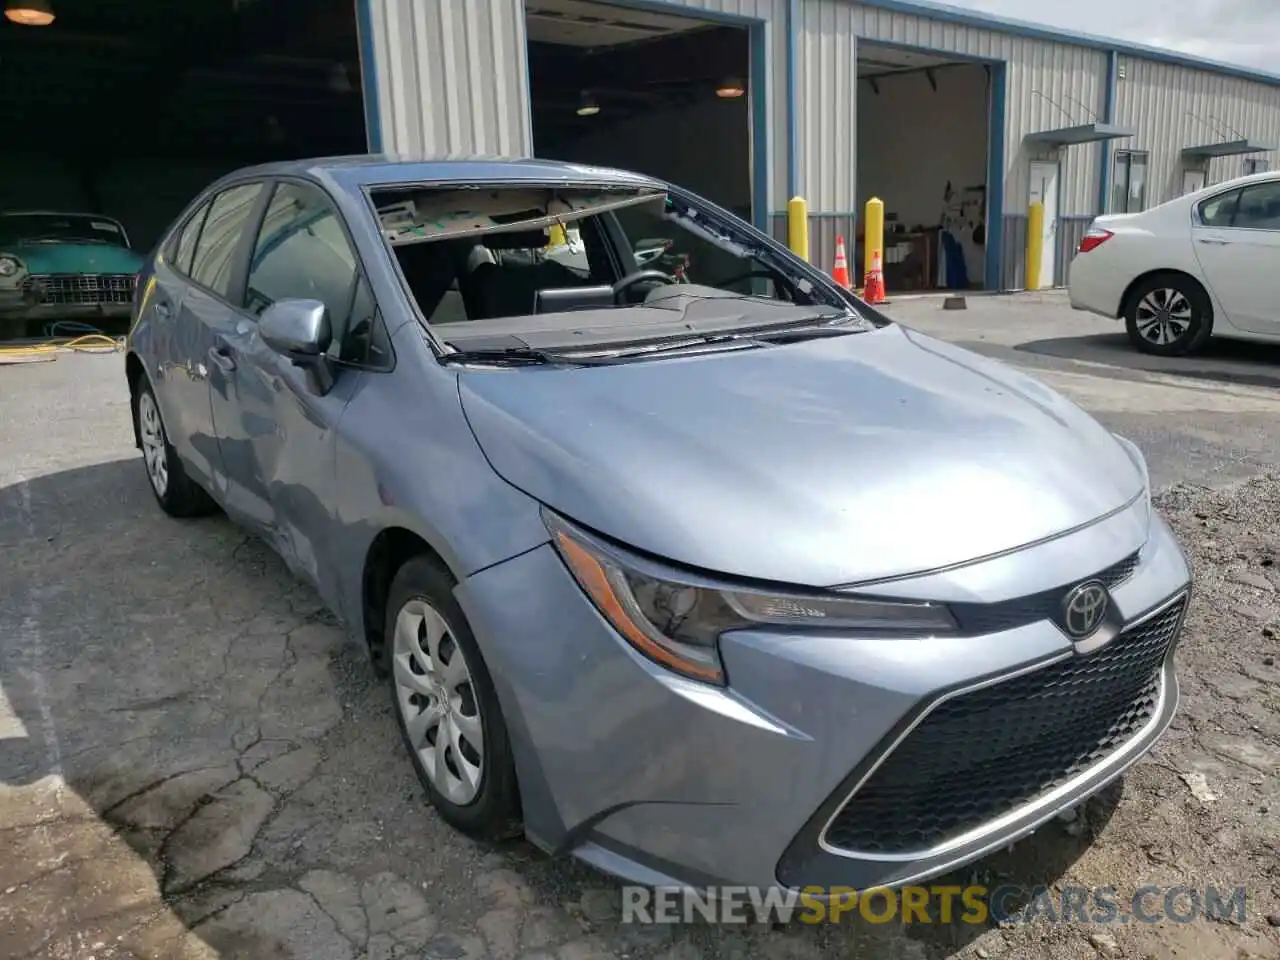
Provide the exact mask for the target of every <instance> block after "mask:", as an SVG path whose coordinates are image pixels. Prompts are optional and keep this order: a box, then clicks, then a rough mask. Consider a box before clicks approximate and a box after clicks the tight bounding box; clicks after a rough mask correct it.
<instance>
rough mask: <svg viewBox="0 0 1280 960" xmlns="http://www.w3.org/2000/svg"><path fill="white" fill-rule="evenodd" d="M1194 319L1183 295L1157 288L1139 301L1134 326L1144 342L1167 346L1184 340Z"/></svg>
mask: <svg viewBox="0 0 1280 960" xmlns="http://www.w3.org/2000/svg"><path fill="white" fill-rule="evenodd" d="M1194 319H1195V311H1194V309H1193V308H1192V306H1191V301H1190V300H1188V299H1187V296H1186V294H1184V293H1183V292H1182V291H1181V290H1175V289H1173V288H1172V287H1157V288H1156V289H1155V290H1152V291H1151V292H1149V293H1148V294H1147V295H1146V296H1145V297H1143V298H1142V299H1141V300H1139V301H1138V307H1137V310H1136V311H1135V314H1134V325H1135V326H1136V327H1137V328H1138V333H1139V335H1140V336H1141V337H1142V338H1143V339H1144V340H1149V341H1151V342H1152V343H1155V344H1159V345H1160V346H1168V345H1170V344H1172V343H1176V342H1177V341H1178V340H1180V339H1182V338H1183V337H1184V336H1186V333H1187V331H1188V330H1189V329H1190V328H1191V323H1192V321H1193V320H1194Z"/></svg>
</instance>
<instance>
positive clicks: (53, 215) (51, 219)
mask: <svg viewBox="0 0 1280 960" xmlns="http://www.w3.org/2000/svg"><path fill="white" fill-rule="evenodd" d="M99 224H102V225H103V226H98V225H99ZM41 242H49V243H101V244H106V245H108V246H117V247H123V248H124V249H126V250H130V249H132V247H131V246H130V245H129V235H128V234H127V233H126V232H125V229H124V224H122V223H121V222H120V221H119V220H117V219H115V218H114V217H107V216H99V215H97V214H92V213H57V212H54V211H45V210H33V211H31V212H26V211H21V210H15V211H6V212H4V213H0V244H20V243H41Z"/></svg>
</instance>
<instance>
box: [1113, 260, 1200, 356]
mask: <svg viewBox="0 0 1280 960" xmlns="http://www.w3.org/2000/svg"><path fill="white" fill-rule="evenodd" d="M1125 330H1126V332H1127V333H1128V334H1129V340H1130V341H1131V342H1132V343H1133V345H1134V346H1135V347H1137V348H1138V349H1139V350H1141V351H1142V352H1143V353H1150V354H1154V355H1155V356H1160V357H1182V356H1187V355H1189V354H1192V353H1196V352H1198V351H1199V350H1201V349H1203V348H1204V345H1205V344H1206V343H1208V341H1209V336H1210V334H1212V333H1213V308H1212V307H1211V306H1210V304H1209V295H1208V294H1207V293H1205V290H1204V288H1203V287H1202V286H1200V284H1198V283H1197V282H1196V281H1195V280H1193V279H1191V278H1190V277H1187V276H1183V275H1181V274H1172V273H1168V274H1157V275H1156V276H1153V277H1149V278H1148V279H1146V280H1144V281H1143V282H1142V283H1141V284H1139V285H1138V287H1137V288H1135V289H1134V291H1133V293H1132V295H1130V297H1129V302H1128V305H1127V306H1126V308H1125Z"/></svg>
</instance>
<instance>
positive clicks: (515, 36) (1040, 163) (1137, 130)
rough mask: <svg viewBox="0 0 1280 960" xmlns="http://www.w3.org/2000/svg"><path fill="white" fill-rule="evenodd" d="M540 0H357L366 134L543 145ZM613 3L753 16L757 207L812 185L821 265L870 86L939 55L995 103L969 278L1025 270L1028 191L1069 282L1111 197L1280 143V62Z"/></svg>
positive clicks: (1133, 196)
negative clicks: (532, 58) (536, 18)
mask: <svg viewBox="0 0 1280 960" xmlns="http://www.w3.org/2000/svg"><path fill="white" fill-rule="evenodd" d="M535 2H542V0H357V12H358V25H359V30H360V37H361V49H362V59H363V75H364V85H363V87H364V93H365V98H366V122H367V125H368V134H369V141H370V146H371V148H372V149H374V150H387V151H393V152H428V153H462V152H466V153H483V154H497V155H530V154H532V153H534V130H533V123H532V120H531V117H532V108H531V95H530V76H529V55H528V50H527V39H528V35H527V23H528V20H527V17H528V9H527V8H528V7H529V5H530V4H532V3H535ZM557 2H560V3H563V4H573V3H576V2H578V0H557ZM592 2H595V3H596V4H597V5H599V4H600V3H601V2H603V0H592ZM607 3H608V5H609V6H611V7H618V8H625V9H627V10H631V11H635V12H637V14H638V13H640V12H644V13H646V14H654V15H656V14H664V15H665V14H680V15H684V16H688V17H694V18H698V19H700V20H705V21H708V22H712V23H717V24H726V25H732V26H736V27H741V28H743V29H744V30H745V31H746V33H747V34H748V35H749V38H750V51H751V53H750V78H751V89H750V125H751V130H750V134H751V136H750V141H751V174H750V176H751V194H752V195H751V198H750V199H751V204H750V208H751V215H752V217H753V218H754V219H755V221H756V222H757V223H758V224H760V225H761V226H765V227H767V228H769V229H772V230H773V232H774V233H775V235H779V236H781V235H783V234H784V231H785V209H786V203H787V200H788V199H789V198H790V197H792V196H795V195H801V196H804V197H805V198H806V200H807V201H808V204H809V210H810V218H811V234H812V237H813V241H812V245H811V250H812V256H813V259H814V261H815V263H819V264H820V265H827V263H828V260H829V258H830V256H831V253H832V252H833V238H834V236H835V234H836V233H842V234H844V235H846V236H849V237H851V238H852V237H854V236H855V234H856V230H857V224H858V221H859V220H860V219H861V212H860V211H861V205H862V201H863V199H864V198H865V190H864V191H860V187H861V186H863V184H862V183H860V180H866V179H867V178H868V177H869V176H870V173H869V172H868V170H869V168H870V166H872V164H871V163H870V162H869V160H868V157H869V154H870V152H871V151H873V150H875V149H876V147H877V143H879V142H880V141H882V140H890V139H892V137H891V136H890V134H891V133H892V132H893V128H895V127H896V126H897V124H896V122H895V121H892V120H889V121H885V120H883V119H882V120H877V121H876V122H875V123H874V124H873V123H871V122H870V121H869V120H868V117H867V116H863V117H860V116H859V110H860V108H859V105H860V102H861V100H860V98H861V97H864V96H869V95H870V94H868V93H867V90H868V89H869V88H870V89H874V90H875V91H876V92H877V93H879V83H878V81H877V77H883V76H889V75H890V74H893V73H907V72H912V71H914V72H916V73H918V74H923V75H926V76H927V78H928V82H929V84H930V85H931V86H932V89H933V90H934V91H937V90H938V89H939V85H938V84H939V80H938V76H939V71H941V70H942V69H943V68H946V67H956V66H958V65H965V64H967V65H970V66H971V67H973V68H974V69H976V70H980V71H981V77H982V80H981V83H982V84H983V86H984V88H985V90H984V93H983V100H984V104H983V109H984V111H985V114H986V116H985V118H984V122H983V123H982V124H981V125H979V124H977V123H974V124H971V125H970V126H972V127H973V128H974V129H977V128H978V127H979V126H981V127H983V128H984V130H983V132H984V133H985V137H984V139H985V143H981V144H979V145H978V148H980V149H981V150H982V151H983V152H984V154H985V168H986V169H985V171H984V172H985V183H984V184H983V185H982V187H981V189H980V190H978V192H977V193H975V196H980V197H981V198H982V207H983V209H982V211H981V220H982V226H983V235H982V236H983V238H984V239H982V240H975V243H977V244H978V245H979V246H980V248H981V249H980V250H979V251H978V253H977V257H978V260H977V263H978V264H979V266H978V268H977V269H976V270H974V271H973V272H974V274H975V280H977V281H980V283H979V282H975V283H974V284H973V285H975V286H978V285H981V286H984V287H985V288H987V289H1002V290H1012V289H1019V288H1022V287H1023V286H1024V285H1025V283H1026V277H1025V270H1024V266H1025V255H1024V254H1025V248H1026V224H1027V218H1026V212H1027V209H1028V204H1029V202H1030V200H1031V199H1032V198H1035V199H1039V200H1042V201H1043V202H1044V204H1045V209H1046V218H1045V220H1046V226H1045V230H1046V233H1047V237H1046V239H1047V241H1048V242H1047V243H1046V254H1045V257H1044V261H1045V262H1044V264H1043V269H1044V274H1043V276H1042V278H1041V285H1042V286H1043V285H1049V284H1053V285H1061V284H1062V283H1064V282H1065V277H1066V268H1067V265H1068V263H1069V261H1070V258H1071V255H1072V253H1073V251H1074V249H1075V246H1076V244H1077V243H1078V241H1079V238H1080V236H1081V234H1082V233H1083V231H1084V229H1085V228H1086V227H1087V225H1088V223H1089V221H1090V219H1091V218H1092V217H1094V216H1095V215H1097V214H1098V213H1101V212H1122V211H1126V210H1136V209H1141V208H1144V207H1148V206H1152V205H1154V204H1156V203H1160V202H1163V201H1165V200H1168V199H1171V198H1172V197H1175V196H1177V195H1179V194H1181V193H1183V192H1186V191H1189V190H1192V189H1198V188H1199V187H1200V186H1202V185H1205V184H1209V183H1214V182H1217V181H1221V180H1224V179H1229V178H1231V177H1234V176H1239V175H1241V174H1243V173H1246V172H1253V171H1255V170H1261V169H1268V168H1269V167H1270V166H1271V165H1274V164H1276V163H1277V161H1280V150H1278V147H1280V76H1276V75H1269V74H1264V73H1259V72H1255V71H1250V70H1246V69H1242V68H1239V67H1233V66H1228V65H1224V64H1218V63H1213V62H1209V61H1203V60H1199V59H1196V58H1192V57H1188V56H1183V55H1180V54H1176V53H1172V52H1170V51H1165V50H1159V49H1155V48H1150V47H1145V46H1139V45H1135V44H1129V43H1122V42H1118V41H1112V40H1107V39H1103V38H1099V37H1094V36H1085V35H1080V34H1073V33H1067V32H1063V31H1059V30H1053V29H1049V28H1046V27H1040V26H1036V25H1033V24H1029V23H1025V22H1019V21H1012V20H1006V19H1001V18H997V17H993V16H988V15H985V14H978V13H974V12H970V11H965V10H958V9H956V8H953V7H949V6H945V5H942V4H936V3H932V2H928V0H862V2H853V0H607ZM864 64H879V65H881V66H880V67H876V68H872V67H866V68H865V69H864ZM885 65H888V66H889V67H893V66H896V67H897V69H894V70H889V69H887V67H885ZM877 69H879V70H880V72H879V73H877V72H876V70H877ZM957 76H958V74H957ZM863 112H864V113H866V112H867V111H866V110H865V109H864V111H863ZM905 113H906V114H908V115H909V114H910V113H912V111H911V110H909V109H908V110H907V111H905ZM860 128H861V136H860ZM894 149H895V150H896V153H895V154H894V155H893V156H892V157H889V158H884V157H882V158H880V159H879V160H877V161H876V164H877V165H878V166H879V167H885V166H886V165H889V166H893V167H896V168H899V169H903V168H918V167H919V166H920V165H922V164H927V163H928V162H930V160H929V157H926V156H911V155H910V153H911V150H910V140H909V139H908V140H907V141H906V143H905V144H904V145H900V146H899V147H896V148H894ZM932 152H933V153H934V154H937V153H938V152H939V151H938V150H937V149H934V150H933V151H932ZM941 152H943V153H946V152H948V151H946V150H943V151H941ZM971 152H972V151H971ZM904 153H905V154H907V155H903V154H904ZM860 166H861V167H863V168H864V169H863V171H862V174H863V176H862V177H861V178H860V170H859V167H860ZM951 188H952V184H951V181H950V180H948V182H947V191H948V194H950V192H951ZM974 189H976V188H974ZM887 202H888V201H886V203H887ZM929 202H932V201H931V200H930V201H929ZM919 206H920V204H917V207H919ZM974 236H975V237H976V234H975V235H974ZM928 279H929V278H928V277H926V280H928Z"/></svg>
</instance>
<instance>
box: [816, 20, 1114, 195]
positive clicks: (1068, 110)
mask: <svg viewBox="0 0 1280 960" xmlns="http://www.w3.org/2000/svg"><path fill="white" fill-rule="evenodd" d="M809 2H813V0H809ZM824 2H826V0H824ZM851 7H852V9H853V11H854V17H855V27H854V28H855V30H856V32H857V34H858V36H860V37H862V38H864V39H867V40H878V41H882V42H888V43H897V44H903V45H906V46H912V47H920V48H923V49H928V50H946V51H950V52H953V53H957V54H960V55H961V56H967V57H973V58H979V59H984V60H1003V61H1005V62H1006V63H1007V64H1008V67H1007V74H1006V84H1007V86H1006V103H1005V114H1006V127H1005V129H1006V136H1005V195H1004V212H1005V213H1006V214H1019V213H1026V210H1027V194H1028V191H1029V189H1030V188H1029V184H1028V181H1027V176H1028V173H1029V171H1030V167H1029V164H1030V162H1031V160H1032V159H1040V158H1041V154H1032V153H1031V152H1029V151H1028V150H1027V148H1026V146H1025V145H1024V144H1023V137H1024V136H1026V135H1027V134H1028V133H1034V132H1036V131H1039V130H1053V129H1056V128H1059V127H1070V126H1074V125H1076V124H1080V123H1089V122H1091V121H1093V120H1096V119H1099V118H1100V117H1101V116H1102V112H1103V108H1104V100H1105V85H1106V69H1107V58H1106V55H1105V54H1104V53H1102V52H1101V51H1099V50H1089V49H1085V48H1083V47H1072V46H1067V45H1065V44H1058V43H1051V42H1048V41H1044V40H1033V39H1030V38H1027V37H1018V36H1013V35H1012V34H1003V33H996V32H995V31H991V30H983V29H980V28H977V27H971V26H968V25H965V24H956V23H952V22H948V21H946V20H942V19H936V18H933V17H925V16H918V15H915V14H908V13H900V12H897V11H891V10H880V9H876V8H874V7H867V6H861V5H856V4H854V5H851ZM1099 156H1100V150H1099V148H1098V146H1097V145H1096V144H1085V145H1082V146H1076V147H1068V148H1066V149H1065V150H1063V151H1062V176H1061V178H1060V181H1059V188H1058V189H1059V197H1058V209H1059V211H1060V212H1061V213H1062V215H1064V216H1071V215H1073V214H1086V213H1093V212H1096V207H1097V197H1098V171H1099ZM1044 159H1053V157H1052V156H1045V157H1044Z"/></svg>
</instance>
